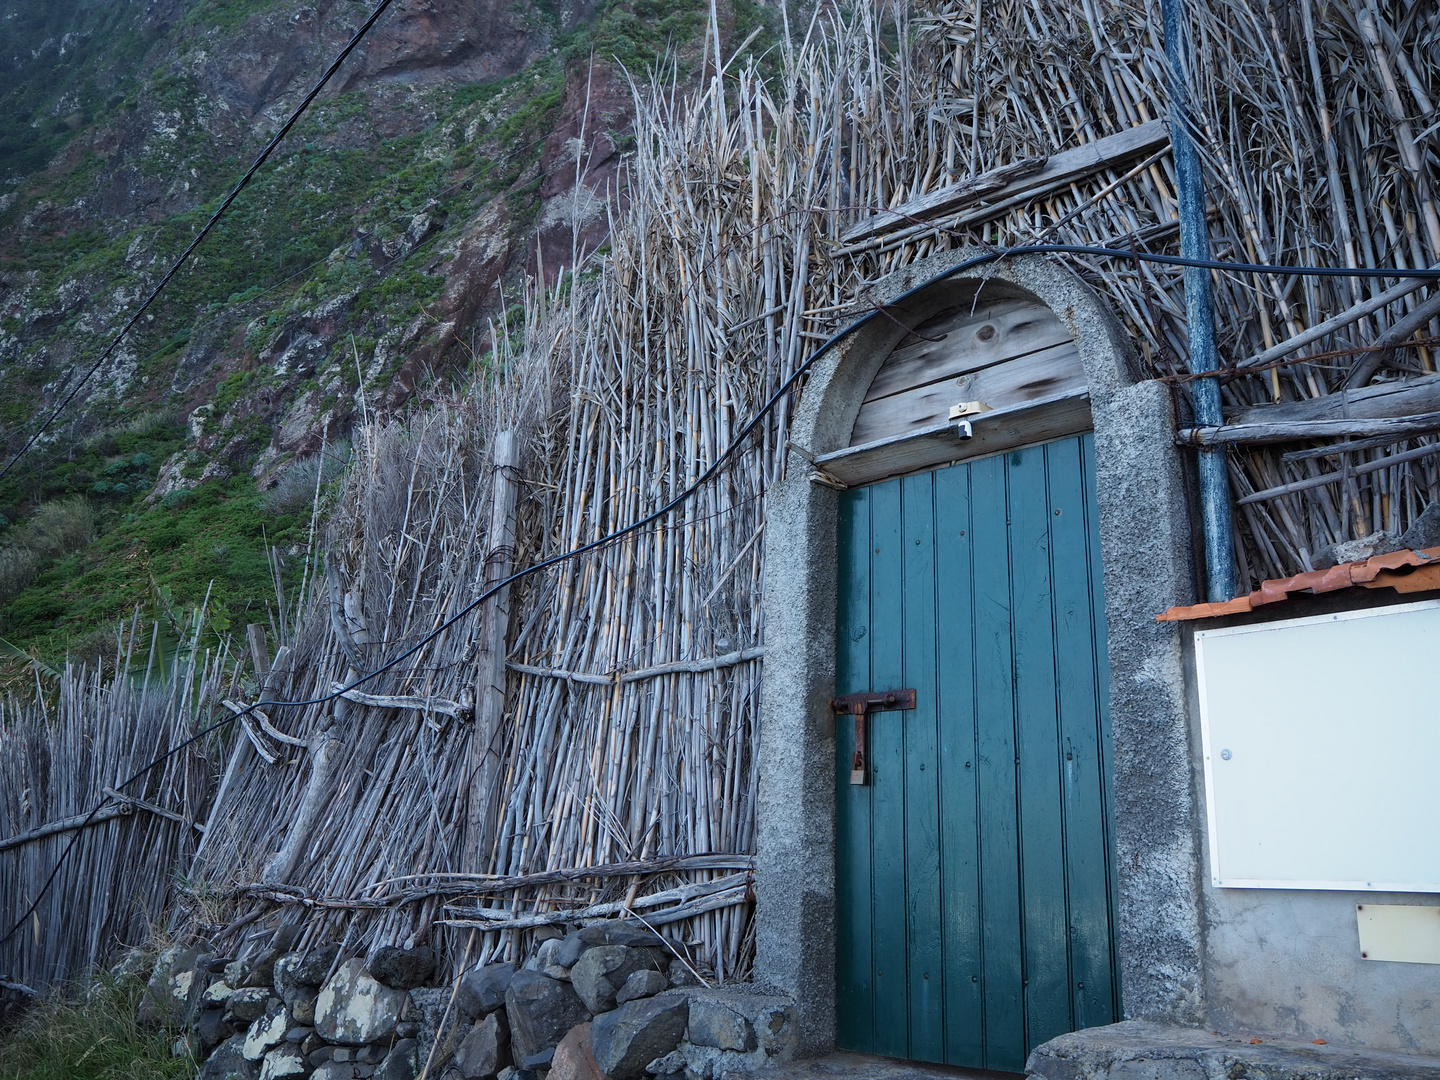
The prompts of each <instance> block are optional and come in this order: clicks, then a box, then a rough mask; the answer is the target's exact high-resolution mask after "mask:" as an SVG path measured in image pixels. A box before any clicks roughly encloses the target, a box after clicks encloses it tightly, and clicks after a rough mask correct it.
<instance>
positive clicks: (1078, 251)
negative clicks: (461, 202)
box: [0, 0, 1440, 945]
mask: <svg viewBox="0 0 1440 1080" xmlns="http://www.w3.org/2000/svg"><path fill="white" fill-rule="evenodd" d="M387 2H388V0H387ZM1044 254H1061V255H1093V256H1102V257H1111V258H1123V259H1130V260H1134V259H1136V258H1139V259H1141V260H1144V261H1150V262H1157V263H1164V264H1166V265H1170V266H1199V267H1201V268H1204V269H1212V270H1233V271H1237V272H1240V273H1273V274H1300V275H1310V276H1320V277H1386V278H1420V279H1424V280H1431V281H1433V280H1440V268H1436V269H1433V270H1349V269H1338V268H1334V267H1296V266H1269V265H1265V264H1259V263H1232V262H1221V261H1218V260H1214V259H1185V258H1182V257H1180V256H1178V255H1156V254H1149V253H1146V252H1135V251H1126V250H1123V249H1120V248H1102V247H1087V246H1085V245H1081V244H1028V245H1024V244H1022V245H1018V246H1016V247H1009V248H994V249H992V250H989V251H986V252H984V253H983V254H980V255H975V256H972V257H971V258H969V259H965V260H962V261H961V262H958V263H956V264H955V265H954V266H952V267H950V268H949V269H947V270H942V271H941V272H940V273H938V274H935V275H933V276H931V277H929V278H926V279H925V280H924V281H922V282H920V283H919V284H918V285H915V286H912V287H911V288H909V289H907V290H905V291H904V292H902V293H901V294H900V295H898V296H896V297H895V298H894V299H893V300H891V301H889V302H888V303H887V304H885V305H883V306H882V305H877V306H876V307H874V308H873V309H872V310H871V311H869V312H867V313H866V314H864V315H862V316H860V318H858V319H856V320H855V321H854V322H852V323H850V324H849V325H847V326H845V327H844V328H843V329H841V330H838V331H836V332H835V333H834V334H832V335H831V336H830V337H828V338H826V339H825V341H823V342H822V343H821V344H820V345H819V346H818V347H817V348H816V349H815V351H814V352H813V353H811V354H810V355H809V356H808V357H807V358H806V359H805V361H804V362H803V363H802V364H800V366H799V367H797V368H796V369H795V370H794V372H792V373H791V375H790V376H789V378H787V379H786V380H785V381H784V382H783V383H781V384H780V388H779V389H778V390H776V391H775V393H774V394H772V395H771V396H770V398H769V400H768V401H766V402H765V404H764V405H762V406H761V407H760V409H759V411H757V412H756V413H755V415H754V416H752V417H751V418H750V419H749V420H748V421H746V423H745V425H744V426H743V427H741V428H740V430H739V431H738V432H737V433H736V435H735V437H734V438H733V439H732V440H731V441H730V445H729V446H727V447H726V448H725V449H724V450H723V451H722V452H721V453H720V454H719V456H718V457H716V458H715V460H714V461H713V462H711V464H710V465H709V466H708V467H707V468H706V469H705V470H704V471H703V472H702V473H701V474H700V475H699V476H698V477H696V478H695V479H694V480H693V481H692V482H691V483H690V484H689V486H688V487H686V488H685V489H684V490H683V491H681V492H680V494H678V495H676V496H675V497H674V498H672V499H671V500H670V501H669V502H667V503H665V505H663V506H661V507H660V508H659V509H658V510H654V511H652V512H651V513H649V514H647V515H646V516H645V517H643V518H640V519H639V520H638V521H634V522H632V523H631V524H629V525H625V526H623V527H622V528H619V529H616V530H615V531H614V532H612V533H608V534H606V535H605V536H602V537H599V538H598V539H595V540H591V541H589V542H588V543H585V544H581V545H580V546H579V547H575V548H571V549H570V550H569V551H564V552H561V553H560V554H558V555H552V556H550V557H549V558H548V559H542V560H541V561H540V562H538V563H534V564H532V565H530V566H527V567H525V568H524V569H523V570H517V571H516V572H515V573H513V574H511V575H510V576H509V577H507V578H504V579H503V580H501V581H499V582H497V583H496V584H494V585H492V586H491V587H490V588H488V589H486V590H485V591H484V592H483V593H481V594H480V595H479V596H477V597H476V598H475V599H474V600H472V601H470V603H468V604H466V605H465V606H464V607H463V608H461V609H460V610H459V611H458V612H456V613H455V614H454V615H452V616H451V617H450V618H449V619H446V620H445V621H444V622H443V623H441V624H440V625H439V626H437V627H436V628H435V629H434V630H432V631H430V632H429V633H428V634H426V635H425V636H424V637H422V638H420V640H419V641H417V642H416V643H415V644H414V645H412V646H410V648H408V649H405V650H404V651H402V652H400V653H398V654H397V655H395V656H394V657H392V658H391V659H390V660H387V661H386V662H385V663H383V664H381V665H380V666H379V667H377V668H375V669H373V670H371V671H369V672H367V673H366V674H364V675H361V676H359V677H358V678H357V679H355V681H354V682H352V683H350V684H349V685H348V686H342V687H340V688H339V689H338V690H334V691H332V692H330V693H328V694H322V695H321V696H319V697H313V698H306V699H304V700H299V701H274V700H268V699H267V700H262V701H256V702H255V703H254V704H252V705H248V706H246V707H245V708H244V709H242V710H240V711H239V712H236V713H231V714H229V715H227V716H226V717H224V718H223V719H221V720H218V721H216V722H215V723H213V724H211V725H210V726H208V727H205V728H202V729H201V730H200V731H198V732H196V733H195V734H194V735H192V736H191V737H190V738H188V739H186V740H185V741H184V742H181V743H179V744H178V745H176V746H174V747H172V748H171V749H170V750H168V751H166V752H165V753H164V754H162V755H161V756H160V757H158V758H156V759H155V760H154V761H152V762H150V763H149V764H148V765H146V766H145V767H144V768H142V769H140V770H139V771H138V772H136V773H134V774H133V775H132V776H130V777H128V778H127V779H125V780H123V781H121V782H120V783H118V784H116V785H115V788H114V790H115V791H117V792H119V791H123V790H124V789H125V788H126V787H128V786H129V785H130V784H133V783H134V782H135V781H136V780H139V779H140V778H141V777H142V776H144V775H146V774H147V773H148V772H150V770H151V769H154V768H156V767H158V766H160V765H163V764H164V763H165V762H166V761H168V760H169V759H170V758H171V757H173V756H174V755H176V754H178V753H179V752H180V751H182V750H184V749H186V748H187V747H190V746H192V745H193V744H195V743H197V742H199V741H200V740H201V739H203V738H205V736H207V735H209V734H211V733H212V732H214V731H218V730H219V729H220V728H223V727H225V726H226V725H227V724H232V723H234V722H235V721H236V720H238V719H240V718H241V717H242V716H247V715H249V714H250V713H252V712H254V711H255V710H256V709H259V708H262V707H267V708H303V707H305V706H309V705H323V704H325V703H326V702H330V701H334V700H335V699H336V698H339V697H342V696H343V695H345V694H346V693H348V692H349V691H351V690H354V689H355V688H356V687H358V686H361V685H363V684H365V683H367V682H369V681H370V680H371V679H374V678H375V677H377V676H379V675H382V674H384V673H385V672H387V671H389V670H390V669H391V668H393V667H395V666H396V665H397V664H399V663H400V662H401V661H403V660H405V659H406V658H407V657H410V656H413V655H414V654H415V653H417V652H419V651H420V649H422V648H424V646H425V645H427V644H428V643H429V642H431V641H433V640H434V639H435V638H437V637H439V636H440V635H441V634H443V633H444V632H445V631H447V630H448V629H450V627H452V626H454V625H455V624H456V623H458V622H459V621H460V620H461V619H463V618H465V616H467V615H469V614H470V612H472V611H474V610H475V609H476V608H477V607H479V606H480V605H481V604H483V603H484V602H485V601H486V600H488V599H490V597H492V596H494V595H495V594H496V593H497V592H499V591H500V590H501V589H504V588H507V587H508V586H510V585H513V584H514V583H515V582H517V581H520V580H521V579H523V578H526V577H529V576H530V575H531V574H535V573H538V572H539V571H541V570H545V569H548V568H549V567H552V566H555V565H557V564H559V563H562V562H565V561H567V560H569V559H573V558H576V557H578V556H580V555H584V554H587V553H588V552H591V551H595V550H596V549H598V548H601V547H604V546H605V545H607V544H611V543H614V542H615V541H616V540H619V539H621V538H622V537H625V536H629V535H630V534H631V533H633V532H637V531H638V530H640V529H643V528H645V527H646V526H647V525H649V524H651V523H652V522H655V521H658V520H659V519H660V518H662V517H664V516H665V515H666V514H668V513H670V512H671V511H672V510H674V509H676V508H677V507H679V506H681V505H683V504H684V503H685V502H687V501H688V500H689V499H690V498H691V497H692V496H694V494H695V493H696V492H697V491H699V490H700V488H701V487H702V486H703V485H705V484H706V483H708V482H709V481H710V480H711V479H713V478H714V477H715V476H716V474H717V473H719V471H720V469H721V467H722V466H723V465H724V464H725V463H726V462H727V461H729V460H730V458H732V457H734V456H735V454H737V453H738V452H739V451H740V449H741V448H742V446H743V445H744V443H745V441H746V440H747V439H748V438H749V437H750V434H751V433H752V432H753V431H754V430H755V429H756V428H757V427H759V426H760V424H761V422H762V421H763V420H764V419H765V418H766V417H767V416H769V415H770V413H771V412H772V411H773V410H774V409H775V406H777V405H778V404H780V402H781V401H782V400H784V398H785V397H786V395H788V394H789V393H790V391H791V390H792V389H794V387H795V384H796V383H797V382H799V381H800V379H802V378H803V377H804V376H805V374H806V373H807V372H808V371H809V370H810V368H811V367H813V366H814V364H815V362H816V361H817V360H819V359H820V358H821V357H822V356H824V355H825V354H826V353H828V352H829V351H830V350H831V349H833V348H834V347H835V346H836V345H838V344H839V343H840V342H841V341H843V340H844V339H845V338H847V337H849V336H850V335H851V334H853V333H854V332H855V331H856V330H859V329H860V328H861V327H863V326H865V325H867V324H868V323H870V322H873V321H874V320H875V319H878V318H881V317H882V316H883V317H886V318H890V317H892V315H891V313H890V312H888V311H886V310H885V308H889V307H894V306H895V305H896V304H899V303H902V302H904V301H905V300H908V299H909V298H910V297H912V296H914V295H916V294H917V293H920V292H923V291H924V290H926V289H928V288H930V287H931V286H933V285H935V284H937V283H939V282H941V281H944V280H946V279H947V278H951V277H954V276H955V275H956V274H963V273H964V272H966V271H967V270H973V269H975V268H976V267H979V266H986V265H988V264H990V263H994V262H999V261H1000V260H1002V259H1005V258H1009V257H1013V256H1016V255H1044ZM111 798H112V797H111V796H106V797H105V798H104V799H102V800H101V801H100V802H99V803H97V804H96V805H95V808H94V809H93V810H91V811H90V813H89V815H87V816H86V818H85V820H84V821H83V822H81V823H80V825H78V826H77V827H76V829H75V833H74V835H73V836H72V837H71V838H70V843H69V844H68V845H66V848H65V850H64V851H63V852H61V854H60V858H59V859H58V860H56V863H55V867H54V869H53V870H51V871H50V876H49V877H47V878H46V879H45V884H44V885H42V886H41V887H40V891H39V892H38V893H37V894H36V896H35V899H34V900H33V901H32V902H31V904H30V906H29V908H28V909H26V911H25V913H24V914H23V915H21V916H20V918H19V919H18V920H17V921H16V923H15V925H14V926H12V927H11V928H10V929H9V930H8V931H7V932H6V934H5V936H4V937H0V945H3V944H4V943H5V942H6V941H8V940H9V939H10V938H11V937H13V936H14V935H15V934H16V933H17V932H18V931H19V930H20V928H21V927H23V926H24V925H25V923H26V921H27V920H28V919H29V918H30V916H31V915H33V914H34V913H35V912H36V911H37V910H38V909H39V906H40V901H41V900H43V899H44V898H45V894H46V893H47V892H49V890H50V886H51V885H52V884H53V883H54V881H55V876H56V875H57V874H58V873H59V872H60V868H61V866H63V865H64V863H65V859H66V858H67V857H68V856H69V854H70V852H71V851H72V850H73V849H74V847H75V845H76V843H77V842H78V841H79V839H80V835H81V833H83V832H84V830H85V829H86V828H87V827H88V826H89V824H90V823H91V822H92V821H93V820H94V818H95V815H96V814H98V813H99V812H100V811H101V810H102V809H104V808H105V806H106V805H108V804H109V802H110V801H111Z"/></svg>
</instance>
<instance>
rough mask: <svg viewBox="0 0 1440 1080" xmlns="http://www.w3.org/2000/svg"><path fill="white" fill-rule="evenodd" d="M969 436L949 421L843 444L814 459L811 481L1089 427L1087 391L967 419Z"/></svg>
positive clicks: (957, 457)
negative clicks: (958, 430) (962, 433)
mask: <svg viewBox="0 0 1440 1080" xmlns="http://www.w3.org/2000/svg"><path fill="white" fill-rule="evenodd" d="M968 419H969V420H970V428H971V432H972V434H971V437H970V438H968V439H962V438H961V437H960V435H959V434H958V432H957V430H956V425H955V421H953V420H947V421H946V422H945V423H941V424H932V425H931V426H929V427H925V428H921V429H920V430H918V431H911V432H906V433H905V434H903V435H892V436H889V437H888V438H884V439H877V440H876V441H874V442H870V443H862V444H861V445H860V446H847V447H846V448H845V449H843V450H836V451H835V452H834V453H830V454H821V455H819V456H818V457H816V458H815V459H814V461H813V462H812V464H813V465H814V467H815V470H816V475H815V477H814V478H815V479H816V480H818V481H820V482H821V483H827V482H830V481H835V482H838V484H839V486H847V487H853V486H854V485H856V484H869V483H874V482H875V481H876V480H884V479H885V478H887V477H890V476H901V475H903V474H905V473H910V472H915V471H917V470H919V469H927V468H934V467H935V466H937V465H949V464H951V463H952V462H956V461H963V460H965V459H966V458H976V457H983V456H984V455H986V454H995V453H999V452H1000V451H1002V450H1009V449H1011V448H1013V447H1016V446H1025V445H1028V444H1030V443H1035V442H1044V441H1045V440H1047V439H1059V438H1062V437H1064V436H1066V435H1075V434H1078V433H1079V432H1082V431H1089V430H1090V429H1091V427H1092V426H1093V421H1092V420H1091V418H1090V395H1089V394H1088V393H1087V392H1086V391H1085V390H1072V391H1071V392H1069V393H1066V394H1061V395H1057V396H1055V397H1053V398H1043V399H1040V400H1038V401H1027V402H1024V403H1022V404H1019V405H1014V406H1011V407H1009V408H1004V409H994V410H992V411H990V412H986V413H980V414H978V415H976V416H971V417H968Z"/></svg>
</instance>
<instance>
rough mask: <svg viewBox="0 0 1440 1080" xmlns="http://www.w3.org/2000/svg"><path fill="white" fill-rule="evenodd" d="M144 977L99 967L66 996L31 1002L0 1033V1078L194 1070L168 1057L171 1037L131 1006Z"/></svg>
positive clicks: (116, 1076)
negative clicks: (146, 1025) (146, 1027)
mask: <svg viewBox="0 0 1440 1080" xmlns="http://www.w3.org/2000/svg"><path fill="white" fill-rule="evenodd" d="M144 988H145V984H144V983H143V982H141V981H140V980H139V979H135V978H123V979H116V978H115V977H114V976H112V975H110V974H108V973H104V974H101V975H100V976H99V977H98V978H97V979H96V980H95V981H94V982H91V983H89V984H87V985H85V986H83V987H81V988H78V989H77V991H76V992H75V993H74V994H73V995H71V996H66V997H56V998H53V999H51V1000H47V1001H44V1002H42V1003H40V1004H39V1005H37V1006H35V1007H34V1008H33V1009H32V1010H30V1012H29V1013H28V1014H27V1015H26V1016H25V1018H24V1019H23V1020H21V1021H20V1023H19V1024H18V1025H17V1026H16V1027H14V1028H12V1029H11V1030H9V1031H7V1032H4V1033H0V1080H172V1078H174V1080H180V1078H181V1077H185V1078H189V1077H191V1076H193V1075H194V1073H195V1062H194V1061H193V1060H192V1059H191V1058H190V1057H189V1056H186V1057H179V1058H177V1057H172V1056H171V1053H170V1047H171V1044H172V1042H173V1037H172V1036H169V1035H166V1034H164V1033H159V1034H153V1033H150V1032H146V1031H142V1030H140V1028H139V1027H138V1026H137V1025H136V1023H135V1008H136V1006H137V1005H138V1004H139V1001H140V994H141V991H143V990H144Z"/></svg>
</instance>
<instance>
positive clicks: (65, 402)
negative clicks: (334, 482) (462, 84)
mask: <svg viewBox="0 0 1440 1080" xmlns="http://www.w3.org/2000/svg"><path fill="white" fill-rule="evenodd" d="M393 2H394V0H380V2H379V3H378V4H377V5H375V9H374V10H373V11H371V12H370V16H369V18H367V19H366V20H365V21H364V22H363V23H361V24H360V28H359V29H358V30H356V31H355V33H354V34H353V35H352V36H351V38H350V40H349V41H348V42H346V44H345V47H344V48H343V49H341V50H340V52H339V53H338V54H337V55H336V57H335V59H334V61H332V62H331V64H330V66H329V67H328V68H326V69H325V74H323V75H321V76H320V79H319V81H318V82H316V83H315V85H314V86H313V87H311V88H310V92H309V93H308V94H306V95H305V98H304V100H303V101H301V102H300V104H299V105H298V106H297V107H296V108H295V109H294V110H293V111H292V112H291V113H290V116H289V118H288V119H287V120H286V121H285V123H284V124H282V125H281V126H280V128H279V130H278V131H276V132H275V134H274V135H273V136H271V138H270V141H269V142H268V143H266V144H265V148H264V149H263V150H261V151H260V153H259V155H258V156H257V157H256V158H255V160H254V161H253V162H252V163H251V164H250V168H248V169H247V170H245V175H244V176H242V177H240V179H239V181H238V182H237V183H236V184H235V186H234V187H233V188H231V189H230V194H229V195H227V196H225V199H224V201H223V202H221V204H220V205H219V206H218V207H216V208H215V212H214V213H213V214H211V215H210V220H209V221H207V222H206V223H205V226H204V227H203V228H202V229H201V230H200V231H199V232H198V233H197V234H196V235H195V239H193V240H191V241H190V245H189V247H187V248H186V249H185V250H184V251H183V252H181V253H180V257H179V258H178V259H176V260H175V262H174V263H172V264H171V266H170V269H169V270H167V271H166V272H165V276H164V277H162V278H161V279H160V282H159V284H157V285H156V286H155V288H153V289H152V290H150V295H149V296H147V297H146V298H145V302H144V303H143V304H141V305H140V306H139V307H138V308H136V309H135V313H134V314H133V315H131V316H130V318H129V319H128V320H127V321H126V323H125V325H124V326H122V327H121V328H120V331H119V333H117V334H116V335H115V336H114V337H112V338H111V339H110V344H109V345H107V346H105V349H104V351H103V352H101V354H100V356H99V357H98V358H97V359H96V361H95V363H93V364H91V365H90V369H89V370H88V371H86V372H85V374H84V376H82V377H81V379H80V381H79V382H77V383H75V384H74V385H73V386H72V387H71V388H70V392H69V393H67V394H66V395H65V396H64V397H63V398H61V399H60V403H59V404H58V405H56V406H55V408H54V409H53V410H51V412H50V415H49V416H47V417H46V418H45V420H44V421H43V422H42V423H41V424H40V426H39V427H38V428H36V429H35V430H34V431H33V432H32V433H31V435H30V437H29V438H28V439H26V440H25V443H24V445H22V446H21V447H20V449H19V450H17V451H16V452H15V454H14V455H13V456H12V457H11V458H10V460H9V461H7V462H6V463H5V466H4V468H0V479H4V478H5V476H6V475H8V474H9V472H10V470H11V469H13V468H14V467H15V463H16V462H18V461H19V460H20V459H21V458H22V457H24V456H25V454H26V453H27V452H28V451H29V450H30V448H31V447H32V446H34V445H35V444H36V443H37V442H38V441H39V440H40V438H41V436H43V435H44V434H45V432H47V431H49V430H50V426H51V425H52V424H54V423H55V421H56V419H58V418H59V416H60V414H61V413H62V412H64V411H65V409H66V408H67V407H68V406H69V404H70V402H72V401H74V400H75V397H76V395H77V394H79V393H80V391H81V390H82V389H83V388H84V386H85V384H86V383H88V382H89V381H90V380H91V379H92V378H94V377H95V373H96V372H97V371H99V370H100V368H101V367H102V366H103V365H104V363H105V361H106V360H108V359H109V358H110V355H111V354H112V353H113V352H114V351H115V350H116V349H117V348H119V346H120V342H121V341H123V340H124V339H125V335H126V334H128V333H129V332H130V330H131V328H132V327H134V325H135V324H136V323H137V322H139V321H140V316H142V315H144V314H145V312H146V311H147V310H148V309H149V307H150V305H151V304H153V303H154V302H155V300H156V298H157V297H159V295H160V293H161V292H163V291H164V289H165V286H166V285H168V284H170V279H171V278H173V277H174V276H175V275H176V274H177V273H179V272H180V268H181V267H182V266H184V265H185V262H186V260H188V259H189V258H190V255H191V253H192V252H194V250H195V249H196V248H197V247H199V246H200V243H201V241H203V240H204V239H205V237H206V236H208V235H209V234H210V230H212V229H213V228H215V225H216V224H217V223H218V222H219V220H220V218H221V216H222V215H224V213H225V211H226V210H228V209H230V204H231V203H233V202H234V201H235V200H236V199H237V198H239V196H240V192H242V191H244V190H245V188H246V186H247V185H248V184H249V183H250V180H251V178H252V177H254V175H255V174H256V173H257V172H259V170H260V166H262V165H264V164H265V162H266V161H268V160H269V158H270V155H271V154H272V153H274V152H275V148H276V147H277V146H279V145H280V142H281V140H283V139H284V138H285V136H286V135H287V134H288V133H289V131H290V129H291V128H293V127H294V126H295V125H296V124H297V123H298V122H299V120H300V117H302V116H303V115H304V114H305V111H306V110H307V109H309V108H310V104H311V102H313V101H314V100H315V99H316V98H317V97H318V96H319V95H320V91H321V90H323V89H324V88H325V84H326V83H328V82H329V81H330V79H331V78H332V77H333V76H334V75H335V72H337V71H339V70H340V65H341V64H343V63H344V62H345V58H346V57H348V56H349V55H350V54H351V53H352V52H354V51H355V48H356V46H358V45H359V44H360V42H361V40H362V39H363V38H364V37H365V35H366V34H367V33H369V31H370V28H371V27H372V26H374V25H375V23H376V22H377V21H378V20H379V18H380V16H381V15H383V14H385V9H386V8H388V7H389V6H390V5H391V3H393ZM0 940H3V939H0Z"/></svg>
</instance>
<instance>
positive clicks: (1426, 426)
mask: <svg viewBox="0 0 1440 1080" xmlns="http://www.w3.org/2000/svg"><path fill="white" fill-rule="evenodd" d="M1435 431H1440V412H1433V413H1425V414H1423V415H1421V416H1403V417H1396V418H1394V419H1384V418H1381V419H1367V420H1350V419H1335V420H1288V421H1287V420H1272V421H1270V422H1268V423H1266V422H1264V421H1260V422H1254V423H1248V424H1226V425H1224V426H1223V427H1192V428H1181V429H1180V430H1179V431H1177V432H1176V433H1175V441H1176V443H1178V444H1179V445H1181V446H1225V445H1228V444H1230V443H1252V444H1258V443H1282V442H1296V441H1298V440H1300V439H1328V438H1335V437H1342V436H1343V437H1359V438H1366V437H1370V436H1381V435H1383V436H1389V437H1392V438H1394V439H1397V440H1398V439H1403V438H1406V437H1407V436H1411V435H1428V434H1430V433H1431V432H1435Z"/></svg>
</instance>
